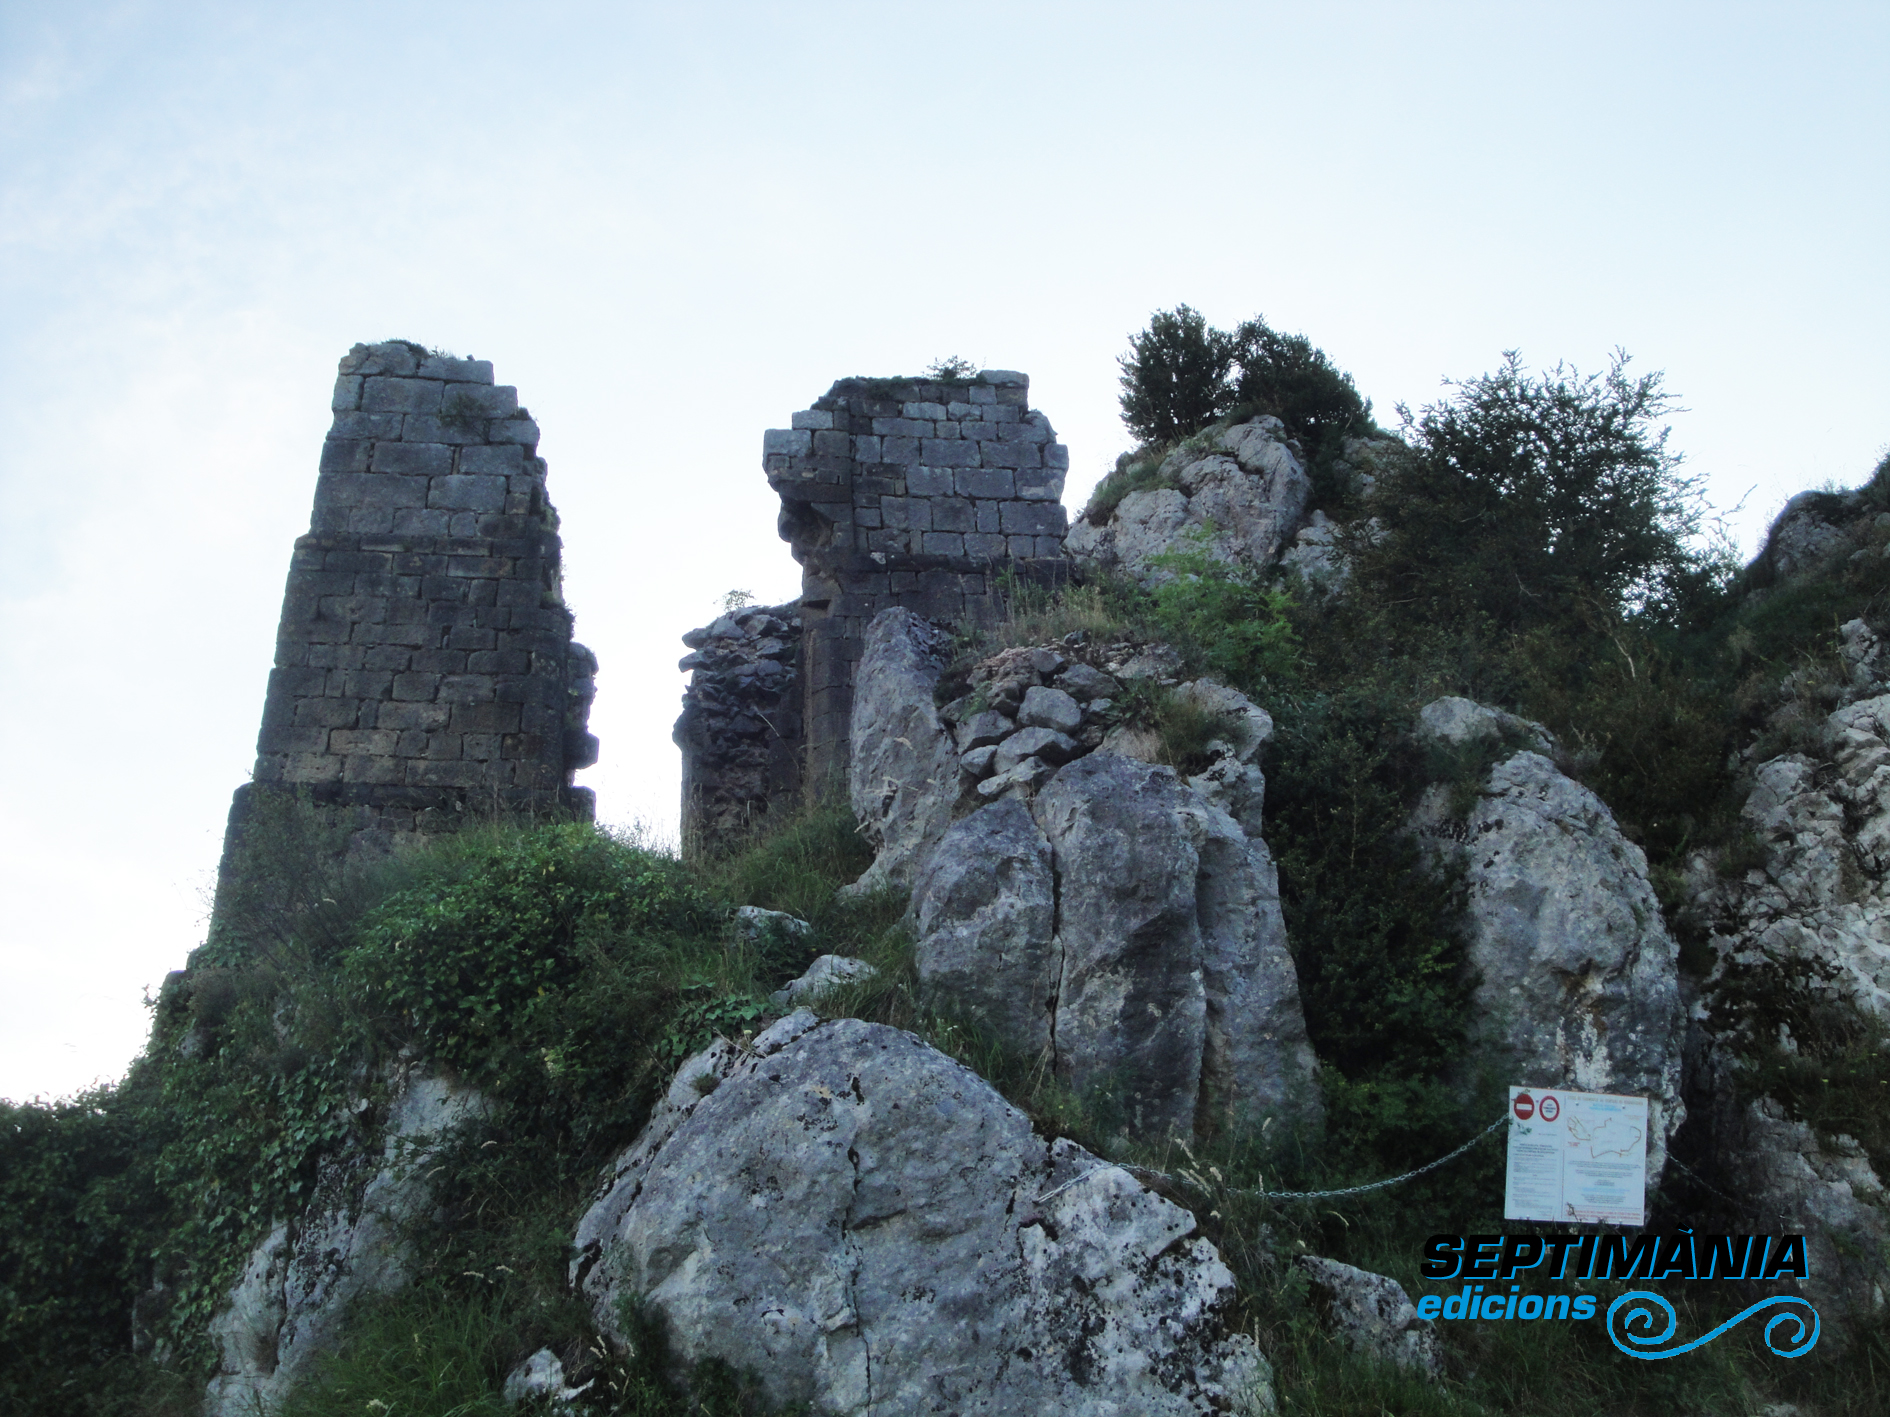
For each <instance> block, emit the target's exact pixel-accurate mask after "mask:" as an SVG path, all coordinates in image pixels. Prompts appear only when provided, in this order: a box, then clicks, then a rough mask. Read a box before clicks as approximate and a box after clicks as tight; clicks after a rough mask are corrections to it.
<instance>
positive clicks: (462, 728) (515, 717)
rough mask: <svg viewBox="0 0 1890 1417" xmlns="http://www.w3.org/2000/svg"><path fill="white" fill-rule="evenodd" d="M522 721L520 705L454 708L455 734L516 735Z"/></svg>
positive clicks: (453, 726)
mask: <svg viewBox="0 0 1890 1417" xmlns="http://www.w3.org/2000/svg"><path fill="white" fill-rule="evenodd" d="M521 721H522V710H521V708H520V706H519V705H518V704H502V703H484V704H457V705H455V706H454V708H453V722H452V731H453V732H455V733H516V732H518V731H519V724H520V722H521Z"/></svg>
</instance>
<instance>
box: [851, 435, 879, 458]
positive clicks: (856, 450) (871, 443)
mask: <svg viewBox="0 0 1890 1417" xmlns="http://www.w3.org/2000/svg"><path fill="white" fill-rule="evenodd" d="M881 446H882V444H881V440H880V439H879V438H877V437H875V436H873V435H871V434H865V433H862V434H861V435H860V436H859V437H857V438H855V439H854V440H853V458H854V461H855V462H865V463H874V462H878V461H879V460H880V448H881Z"/></svg>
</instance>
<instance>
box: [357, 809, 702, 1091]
mask: <svg viewBox="0 0 1890 1417" xmlns="http://www.w3.org/2000/svg"><path fill="white" fill-rule="evenodd" d="M713 918H714V910H713V907H712V906H711V904H710V902H709V900H708V898H707V897H706V896H704V895H703V894H702V892H701V891H700V890H699V889H698V888H697V887H696V886H695V884H694V883H693V882H692V881H690V880H689V878H688V877H687V876H686V874H685V873H684V872H683V870H682V868H681V866H680V865H679V864H678V863H676V862H674V861H671V860H667V859H665V858H662V857H659V856H656V855H654V854H652V853H648V852H641V851H635V850H631V849H626V848H623V847H621V846H619V845H618V844H617V843H615V842H613V841H612V840H611V839H610V838H609V837H606V836H603V835H601V834H599V833H598V832H596V831H595V830H593V829H592V828H590V827H588V826H563V827H550V828H545V829H541V830H540V831H537V832H533V833H531V834H529V835H527V836H524V837H522V838H519V839H518V840H517V841H515V842H508V843H505V844H504V845H502V846H500V847H499V848H497V849H496V850H494V851H492V852H491V853H490V854H489V855H488V856H487V857H486V858H485V859H484V860H481V861H479V862H478V863H476V865H475V867H474V868H473V869H472V870H470V871H469V872H468V873H467V874H466V875H464V876H463V877H462V878H460V879H457V880H449V881H443V882H429V883H427V884H423V885H420V886H416V887H414V888H412V889H410V890H407V891H403V892H401V893H400V894H399V895H396V896H394V897H393V898H392V899H391V900H389V901H388V902H387V903H386V904H385V905H383V906H381V907H380V908H379V909H378V910H377V911H376V912H375V913H374V914H373V916H371V917H370V919H369V920H368V922H367V923H366V925H365V927H364V928H363V929H362V931H361V934H360V940H359V943H358V944H356V945H355V946H354V948H353V949H352V950H350V951H349V952H348V955H347V968H348V970H349V972H350V973H351V974H352V975H354V976H355V977H356V978H358V979H359V980H361V981H362V983H363V985H364V986H365V987H366V988H367V989H368V990H369V991H371V993H372V994H373V995H374V996H375V997H376V998H377V999H380V1000H382V1001H384V1002H385V1003H386V1004H387V1005H388V1006H390V1007H391V1008H392V1009H394V1010H395V1011H397V1013H398V1015H399V1017H400V1018H401V1020H402V1021H403V1022H404V1023H407V1024H409V1025H411V1027H412V1028H413V1029H414V1031H415V1033H416V1035H417V1037H418V1039H419V1041H420V1042H422V1043H423V1044H424V1045H425V1047H426V1050H427V1052H428V1053H429V1054H430V1055H431V1056H433V1057H435V1058H438V1059H440V1060H441V1061H442V1062H445V1063H447V1064H449V1065H451V1066H452V1067H455V1068H458V1069H460V1070H462V1071H464V1072H466V1073H467V1074H468V1075H469V1076H471V1077H473V1078H474V1079H475V1080H479V1081H487V1080H490V1079H491V1078H493V1077H495V1076H497V1075H499V1074H501V1073H503V1072H505V1071H507V1070H508V1069H510V1068H512V1067H514V1066H516V1054H517V1052H518V1051H519V1050H520V1048H521V1046H523V1047H524V1048H526V1049H528V1050H532V1051H538V1050H542V1049H546V1048H550V1049H554V1050H558V1051H559V1052H561V1053H562V1052H563V1051H565V1050H567V1049H570V1050H575V1051H582V1050H583V1042H582V1039H581V1038H580V1037H579V1036H578V1035H577V1034H575V1033H573V1032H570V1031H568V1030H564V1029H558V1028H556V1027H555V1026H553V1027H547V1025H548V1024H550V1023H551V1020H550V1019H549V1018H547V1016H546V1015H547V1012H548V1011H549V1012H551V1013H555V1012H557V1010H556V1008H555V1005H553V1006H541V1004H540V1002H539V1001H540V1000H544V999H549V998H552V997H553V996H554V995H556V994H559V993H563V992H568V990H569V988H570V985H571V982H572V980H573V978H574V976H575V975H576V974H577V972H578V971H579V970H580V969H581V968H583V967H584V965H585V964H586V962H587V961H588V960H589V959H591V958H593V957H594V956H595V954H596V953H597V951H598V949H599V948H607V946H606V945H605V942H607V941H617V940H621V939H623V938H624V937H625V936H626V935H628V934H632V933H634V934H635V935H637V936H639V937H645V938H647V937H650V936H662V935H667V934H677V933H684V932H691V931H697V930H701V929H702V928H703V927H705V926H707V925H709V923H710V922H711V920H712V919H713ZM554 1034H555V1035H557V1036H555V1037H554V1036H553V1035H554Z"/></svg>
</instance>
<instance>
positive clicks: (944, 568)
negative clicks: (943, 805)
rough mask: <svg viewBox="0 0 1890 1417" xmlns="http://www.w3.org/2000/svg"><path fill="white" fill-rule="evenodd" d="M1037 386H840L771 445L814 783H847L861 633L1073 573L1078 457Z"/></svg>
mask: <svg viewBox="0 0 1890 1417" xmlns="http://www.w3.org/2000/svg"><path fill="white" fill-rule="evenodd" d="M1029 391H1030V380H1029V379H1028V378H1026V377H1025V376H1024V375H1022V374H1016V373H1010V372H1008V371H1004V370H995V369H988V370H986V371H985V372H984V373H982V374H980V375H978V376H977V377H976V378H973V379H967V380H952V381H941V380H933V379H842V380H840V381H839V382H838V383H836V384H835V385H834V386H833V387H832V388H831V389H829V390H828V391H827V393H826V396H825V397H824V398H820V399H817V400H815V402H814V405H813V407H812V408H809V409H806V410H804V411H802V412H800V413H797V414H795V415H794V417H793V426H792V427H791V428H777V429H770V430H769V431H768V433H767V434H766V435H765V437H764V439H763V443H762V448H763V458H764V464H765V466H766V468H767V473H768V482H769V485H771V486H772V487H773V488H774V490H775V491H776V492H777V493H779V494H780V497H781V518H780V530H781V536H782V538H783V539H784V540H786V541H787V542H788V543H789V544H790V546H792V548H793V551H794V559H795V560H796V561H798V562H800V564H801V617H802V624H803V644H802V652H801V665H802V675H801V689H802V702H803V710H802V712H803V717H804V720H805V723H806V734H807V747H806V753H805V771H806V781H807V783H808V784H809V785H810V786H811V787H812V788H813V789H814V790H815V791H816V792H823V793H824V792H826V791H828V790H830V789H832V788H837V787H838V786H839V784H840V782H841V780H842V779H843V778H844V775H845V770H846V761H847V731H848V725H849V722H850V720H851V717H852V711H853V670H854V666H855V665H856V664H857V663H858V662H859V658H860V653H861V645H862V642H863V639H864V637H865V632H866V624H867V622H868V621H869V620H871V619H872V618H873V617H874V616H875V615H877V614H878V613H879V612H880V611H882V610H885V609H887V608H889V607H891V606H895V605H901V606H904V607H906V608H907V609H909V610H912V611H914V612H915V613H917V614H920V615H923V616H925V617H926V618H927V619H931V620H936V621H940V622H942V623H945V624H954V623H966V622H968V623H973V624H976V623H980V622H988V621H990V620H993V619H995V618H997V617H998V616H999V615H1001V614H1002V613H1003V607H1002V603H1001V600H1000V598H999V595H998V587H997V584H996V579H997V575H998V573H999V572H1000V571H1003V570H1005V569H1007V568H1008V569H1010V570H1011V571H1012V572H1013V573H1014V574H1015V575H1017V576H1019V577H1021V578H1023V579H1026V580H1032V581H1055V580H1060V579H1061V578H1062V577H1063V576H1064V575H1065V574H1066V571H1067V563H1066V562H1065V561H1064V559H1063V538H1064V535H1065V534H1066V533H1067V532H1068V530H1069V520H1068V518H1067V517H1066V516H1065V514H1064V510H1063V504H1062V500H1061V499H1062V496H1063V479H1064V475H1065V473H1066V472H1067V470H1068V468H1069V465H1070V458H1069V450H1068V449H1067V448H1065V447H1064V446H1063V445H1062V444H1061V443H1059V442H1057V441H1056V433H1055V431H1054V430H1053V429H1052V428H1051V427H1050V420H1049V419H1047V418H1045V417H1044V416H1043V414H1041V413H1038V412H1035V411H1033V410H1032V409H1031V408H1030V407H1029Z"/></svg>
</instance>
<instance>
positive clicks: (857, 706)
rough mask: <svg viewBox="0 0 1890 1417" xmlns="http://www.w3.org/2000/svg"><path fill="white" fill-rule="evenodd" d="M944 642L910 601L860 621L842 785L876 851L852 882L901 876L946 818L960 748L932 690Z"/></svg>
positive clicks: (887, 881)
mask: <svg viewBox="0 0 1890 1417" xmlns="http://www.w3.org/2000/svg"><path fill="white" fill-rule="evenodd" d="M950 652H951V639H950V637H949V636H947V635H946V634H945V632H944V631H943V630H940V629H939V628H938V627H937V626H935V625H933V624H932V623H931V622H930V621H929V620H922V619H920V618H919V617H918V616H917V615H915V614H913V613H912V612H911V611H910V610H906V609H903V608H898V607H895V608H894V609H891V610H885V611H882V612H880V614H878V615H876V616H875V617H874V618H873V623H872V624H871V625H870V626H868V628H867V632H866V648H865V652H864V654H863V655H862V657H861V659H860V673H859V680H858V683H857V685H856V686H855V689H854V699H853V720H852V731H851V746H850V752H851V759H852V769H851V773H850V776H849V778H848V792H849V795H850V797H851V799H852V803H853V815H854V816H855V817H856V818H858V819H859V822H860V827H861V830H862V831H863V832H864V833H865V835H866V838H867V840H868V842H869V843H871V845H872V847H873V852H874V855H873V864H872V866H871V867H870V868H869V869H868V871H867V872H866V874H865V875H864V876H862V877H861V878H860V879H859V881H857V882H856V883H855V885H854V887H853V889H855V890H857V891H865V890H874V889H878V888H881V887H886V886H892V887H898V888H904V887H907V886H909V885H910V884H911V882H912V874H913V872H914V870H916V869H917V867H918V866H919V864H920V863H921V861H922V860H923V858H924V856H925V854H926V853H927V852H929V851H930V849H931V848H932V846H933V845H934V844H935V843H936V842H937V841H938V839H939V838H940V837H941V836H943V835H944V834H945V829H946V827H948V826H949V825H951V810H952V803H953V802H954V801H955V800H956V799H957V796H958V753H957V750H956V749H955V747H954V746H953V743H952V737H951V734H950V733H948V732H947V731H946V729H945V725H944V724H943V723H942V722H941V721H940V720H939V715H938V707H937V705H936V704H935V703H934V702H933V698H932V691H933V688H934V687H935V686H936V685H937V683H938V679H939V675H940V674H941V673H942V672H943V671H944V668H945V664H946V661H947V660H948V659H949V658H950Z"/></svg>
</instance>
